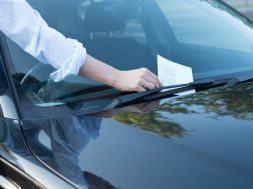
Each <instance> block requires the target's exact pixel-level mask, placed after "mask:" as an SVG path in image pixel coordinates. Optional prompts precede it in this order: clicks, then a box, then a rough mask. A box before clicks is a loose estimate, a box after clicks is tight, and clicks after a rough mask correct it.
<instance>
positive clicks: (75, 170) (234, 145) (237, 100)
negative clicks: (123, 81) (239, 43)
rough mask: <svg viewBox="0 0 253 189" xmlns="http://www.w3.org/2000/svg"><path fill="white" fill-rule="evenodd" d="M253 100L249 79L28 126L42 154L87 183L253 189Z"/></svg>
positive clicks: (50, 163) (71, 177)
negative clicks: (177, 95)
mask: <svg viewBox="0 0 253 189" xmlns="http://www.w3.org/2000/svg"><path fill="white" fill-rule="evenodd" d="M252 98H253V83H247V84H242V85H239V86H236V87H233V88H224V87H222V88H216V89H212V90H208V91H203V92H199V93H195V94H191V95H187V96H184V97H177V98H173V99H168V101H165V102H164V101H163V102H156V103H160V104H161V105H158V106H157V107H155V108H154V109H153V110H151V111H150V112H146V113H141V112H142V111H143V110H147V109H150V107H153V106H152V105H150V104H142V105H136V106H134V107H133V106H132V107H129V108H128V110H129V111H130V110H132V111H133V112H121V113H119V112H120V110H113V111H114V112H113V114H115V112H116V113H117V114H116V115H114V116H112V118H101V117H100V116H101V115H102V116H103V115H108V114H109V113H108V112H104V113H100V114H97V115H95V116H94V115H93V116H84V115H83V116H75V117H69V118H67V117H65V118H61V119H58V118H57V119H50V120H40V121H24V131H25V135H26V138H27V141H28V143H29V145H30V147H31V149H32V150H33V152H34V153H35V154H36V156H37V157H38V158H39V159H41V160H42V161H43V162H44V163H45V164H47V165H48V166H50V167H52V168H53V169H54V170H56V171H57V172H58V173H60V174H61V175H63V176H65V177H66V178H67V179H69V180H71V181H72V182H74V183H75V184H77V185H79V186H80V187H82V186H87V185H88V186H89V187H94V188H129V189H135V188H136V189H142V188H145V189H148V188H152V189H153V188H159V189H163V188H164V189H165V188H166V189H167V188H180V189H181V188H194V189H196V188H201V189H202V188H222V189H224V188H252V187H253V152H252V144H253V120H252V118H253V103H252ZM98 115H99V116H98ZM35 133H37V134H35Z"/></svg>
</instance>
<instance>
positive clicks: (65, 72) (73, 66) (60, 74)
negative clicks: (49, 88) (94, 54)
mask: <svg viewBox="0 0 253 189" xmlns="http://www.w3.org/2000/svg"><path fill="white" fill-rule="evenodd" d="M73 45H74V52H73V54H72V55H71V56H70V57H69V58H67V59H66V60H65V61H64V62H63V63H62V64H61V67H60V68H59V69H58V70H56V71H55V72H53V73H51V74H50V77H51V79H52V80H53V81H54V82H59V81H62V80H64V79H65V78H66V77H67V76H69V75H77V74H78V73H79V71H80V68H81V66H82V65H83V64H84V62H85V58H86V49H85V48H84V47H83V45H82V44H81V43H80V42H78V41H76V40H73Z"/></svg>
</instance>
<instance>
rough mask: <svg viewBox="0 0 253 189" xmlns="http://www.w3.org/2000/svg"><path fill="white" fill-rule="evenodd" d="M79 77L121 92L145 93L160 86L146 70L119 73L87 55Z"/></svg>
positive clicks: (157, 80)
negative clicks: (81, 76)
mask: <svg viewBox="0 0 253 189" xmlns="http://www.w3.org/2000/svg"><path fill="white" fill-rule="evenodd" d="M79 73H80V75H83V76H85V77H88V78H90V79H93V80H96V81H99V82H102V83H105V84H107V85H110V86H112V87H114V88H116V89H119V90H121V91H138V92H141V91H145V90H146V89H154V88H158V87H160V86H162V84H161V83H160V81H159V79H158V78H157V76H156V75H154V74H153V73H152V72H150V71H149V70H147V69H146V68H140V69H136V70H130V71H120V70H118V69H116V68H114V67H111V66H109V65H107V64H105V63H103V62H101V61H99V60H97V59H95V58H93V57H91V56H89V55H87V57H86V60H85V63H84V64H83V65H82V66H81V69H80V72H79Z"/></svg>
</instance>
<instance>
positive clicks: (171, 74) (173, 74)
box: [157, 55, 195, 95]
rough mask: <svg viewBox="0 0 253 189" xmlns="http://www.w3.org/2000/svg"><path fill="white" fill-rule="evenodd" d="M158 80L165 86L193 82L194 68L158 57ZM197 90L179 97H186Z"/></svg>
mask: <svg viewBox="0 0 253 189" xmlns="http://www.w3.org/2000/svg"><path fill="white" fill-rule="evenodd" d="M157 66H158V78H159V79H160V81H161V82H162V84H163V86H170V85H179V84H185V83H190V82H193V74H192V68H190V67H187V66H183V65H181V64H178V63H175V62H172V61H170V60H168V59H165V58H163V57H161V56H160V55H158V56H157ZM194 92H195V90H191V91H187V92H183V93H178V94H177V95H186V94H191V93H194Z"/></svg>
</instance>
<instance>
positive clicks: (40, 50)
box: [0, 0, 161, 91]
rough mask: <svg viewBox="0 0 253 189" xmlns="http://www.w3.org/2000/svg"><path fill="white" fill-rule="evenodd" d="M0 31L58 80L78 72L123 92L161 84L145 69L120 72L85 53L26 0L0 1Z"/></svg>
mask: <svg viewBox="0 0 253 189" xmlns="http://www.w3.org/2000/svg"><path fill="white" fill-rule="evenodd" d="M0 18H1V19H0V30H1V31H2V32H4V33H5V34H6V35H7V36H8V37H9V38H11V39H12V40H13V41H15V42H16V43H17V44H18V45H19V46H20V47H21V48H23V49H24V50H25V51H26V52H28V53H29V54H31V55H32V56H34V57H35V58H37V59H38V60H40V61H41V62H42V63H46V64H51V65H52V66H53V67H55V68H56V69H57V71H55V72H54V73H52V74H51V77H52V79H53V80H54V81H55V82H57V81H61V80H63V79H64V78H65V77H67V76H68V75H70V74H78V73H79V74H80V75H82V76H85V77H88V78H90V79H93V80H96V81H99V82H102V83H105V84H108V85H110V86H112V87H115V88H117V89H119V90H122V91H144V90H146V89H154V88H155V87H159V86H161V84H160V82H159V80H158V78H157V77H156V76H155V75H154V74H152V73H151V72H150V71H148V70H147V69H145V68H142V69H137V70H131V71H120V70H117V69H115V68H113V67H111V66H109V65H107V64H105V63H103V62H101V61H99V60H96V59H95V58H93V57H91V56H89V55H87V54H86V49H85V48H84V47H83V45H82V44H81V43H79V42H78V41H76V40H73V39H69V38H65V37H64V36H63V35H62V34H61V33H59V32H57V31H56V30H54V29H53V28H50V27H49V26H48V25H47V24H46V22H45V21H44V20H43V19H42V17H41V16H40V14H39V13H38V12H37V11H35V10H34V9H32V8H31V7H30V5H29V4H28V3H27V2H26V0H0Z"/></svg>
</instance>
